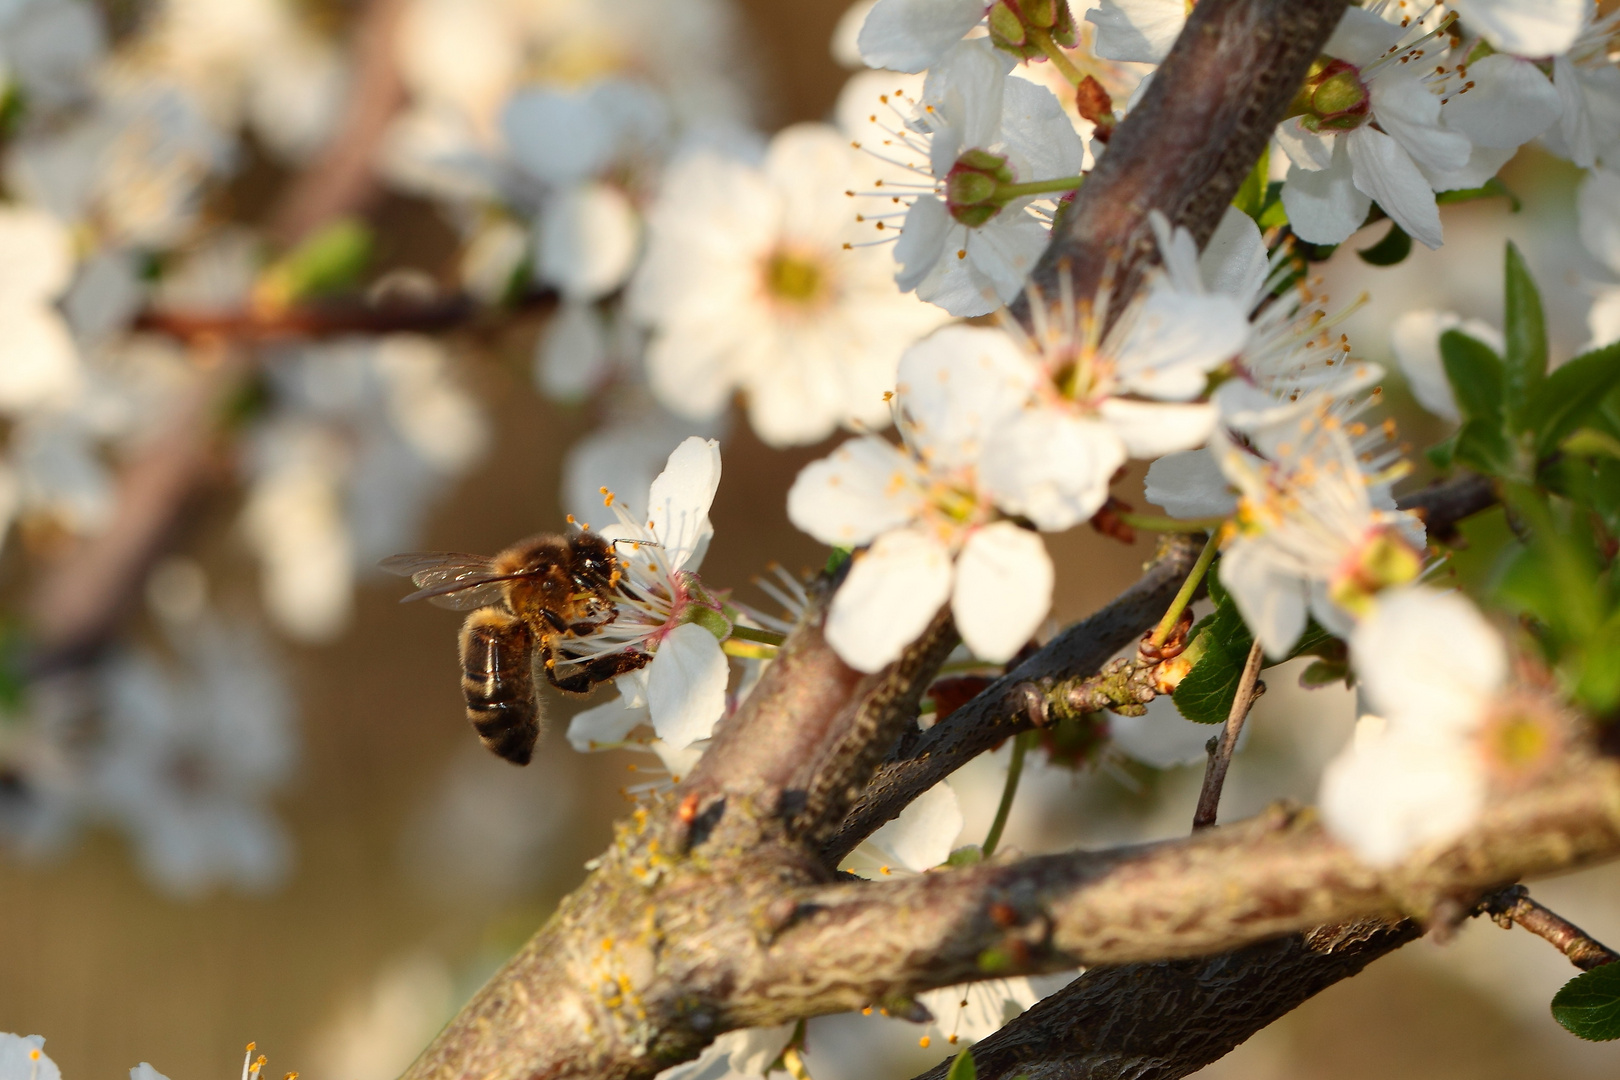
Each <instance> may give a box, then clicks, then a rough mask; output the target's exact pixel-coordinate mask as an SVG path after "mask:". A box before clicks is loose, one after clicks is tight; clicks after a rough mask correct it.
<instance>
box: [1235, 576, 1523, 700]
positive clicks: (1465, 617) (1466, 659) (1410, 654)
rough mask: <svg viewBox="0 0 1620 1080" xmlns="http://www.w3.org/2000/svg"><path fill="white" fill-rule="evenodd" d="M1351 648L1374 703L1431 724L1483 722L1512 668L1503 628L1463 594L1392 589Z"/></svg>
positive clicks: (1359, 675)
mask: <svg viewBox="0 0 1620 1080" xmlns="http://www.w3.org/2000/svg"><path fill="white" fill-rule="evenodd" d="M1223 580H1224V578H1223ZM1437 643H1443V647H1437ZM1350 647H1351V662H1352V663H1353V665H1354V666H1355V669H1356V676H1357V678H1359V679H1360V681H1361V687H1362V691H1363V693H1365V694H1366V696H1367V701H1368V703H1369V704H1370V705H1371V706H1372V707H1373V708H1374V709H1377V710H1378V711H1379V712H1380V713H1382V714H1383V715H1385V716H1387V717H1389V719H1390V721H1391V722H1392V723H1398V724H1408V723H1409V724H1411V725H1412V726H1415V727H1421V728H1425V729H1435V730H1451V731H1466V730H1470V729H1472V728H1473V727H1475V726H1477V725H1478V723H1479V722H1480V720H1481V719H1483V716H1484V712H1485V707H1486V705H1487V704H1488V702H1489V700H1490V698H1491V697H1492V696H1493V695H1494V694H1495V692H1496V690H1497V689H1498V688H1499V687H1501V685H1502V684H1503V683H1504V682H1505V681H1506V679H1507V674H1508V656H1507V647H1506V646H1505V645H1504V644H1503V642H1502V638H1501V635H1499V634H1498V633H1497V632H1496V631H1495V630H1494V629H1493V628H1492V627H1491V625H1490V624H1489V623H1487V622H1486V621H1485V619H1484V617H1483V616H1482V615H1480V613H1479V610H1478V609H1477V608H1475V607H1474V605H1473V604H1472V603H1470V602H1469V601H1468V600H1467V599H1466V598H1464V597H1463V596H1462V595H1461V594H1460V593H1454V592H1452V593H1442V592H1436V591H1435V590H1433V589H1426V588H1422V587H1414V588H1408V589H1399V590H1396V591H1394V592H1391V593H1386V594H1384V595H1382V596H1380V597H1379V600H1378V604H1377V606H1376V607H1375V608H1374V609H1373V610H1372V612H1371V613H1370V614H1368V615H1367V617H1366V618H1364V619H1362V620H1361V622H1360V624H1359V625H1357V627H1356V629H1355V632H1354V633H1353V634H1352V635H1351V638H1350Z"/></svg>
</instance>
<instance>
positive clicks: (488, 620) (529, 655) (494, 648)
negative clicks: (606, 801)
mask: <svg viewBox="0 0 1620 1080" xmlns="http://www.w3.org/2000/svg"><path fill="white" fill-rule="evenodd" d="M379 565H380V566H381V567H382V568H383V569H384V570H387V571H388V572H389V573H393V574H399V575H400V576H401V577H409V578H410V579H411V581H412V582H413V583H415V584H416V585H417V586H418V589H417V591H416V592H414V593H412V594H411V595H409V596H407V597H405V598H404V600H401V601H400V602H401V603H408V602H409V601H412V600H426V601H427V602H428V603H430V604H434V605H436V606H438V607H444V608H450V609H451V610H453V611H469V610H470V611H471V614H469V615H468V616H467V621H466V622H464V623H463V624H462V626H461V636H460V647H461V692H462V694H463V695H464V696H465V697H466V699H467V720H468V722H469V723H471V724H472V726H473V730H474V731H476V732H477V733H478V737H479V739H480V740H482V741H483V743H484V745H485V746H487V747H488V748H489V749H490V750H493V751H494V752H495V753H496V754H499V755H500V756H501V757H503V758H505V759H506V760H507V761H511V762H515V763H516V764H518V765H527V764H528V763H529V759H530V758H531V757H532V756H533V754H534V744H535V743H536V742H537V741H538V740H539V738H540V730H541V724H542V722H543V719H544V716H543V711H542V709H541V705H540V696H539V694H538V693H537V690H536V686H535V672H536V670H538V671H539V672H540V673H541V674H543V675H544V676H545V678H546V681H547V682H549V683H551V685H553V686H555V687H556V688H557V689H559V690H565V691H568V692H569V693H575V694H583V693H586V692H588V691H589V690H590V689H591V688H592V687H594V686H596V685H597V684H598V683H602V682H606V681H608V680H609V679H612V678H614V677H615V676H618V675H623V674H624V673H625V672H627V671H634V670H636V669H637V668H639V667H643V666H644V665H646V663H647V662H648V661H649V660H651V659H652V657H651V656H650V655H649V654H647V653H643V652H639V651H635V650H629V651H624V652H617V653H611V654H608V655H606V656H599V657H595V658H592V659H590V660H584V661H571V660H569V659H568V658H567V657H564V656H560V655H559V653H558V651H557V644H558V641H559V639H561V638H567V637H577V636H580V635H584V634H589V633H591V632H592V631H593V630H598V629H600V628H601V627H604V626H606V625H607V624H608V623H610V622H612V621H613V620H614V619H615V618H617V617H618V608H617V606H616V605H615V603H614V600H613V597H614V594H615V593H617V592H618V590H619V581H620V578H621V577H622V575H623V573H624V571H623V569H622V568H621V567H620V565H619V559H618V556H617V555H615V554H614V551H613V545H612V543H610V542H609V541H607V540H605V539H603V538H602V537H600V536H598V535H596V534H595V533H590V532H584V531H581V532H576V533H573V534H571V535H569V536H556V535H550V534H543V535H540V536H532V537H530V538H529V539H527V540H520V541H518V542H517V543H516V544H513V545H512V546H511V547H509V548H507V549H506V550H505V551H502V552H501V553H500V554H499V555H496V556H495V557H494V558H490V557H488V556H484V555H463V554H459V553H456V552H444V551H439V552H419V553H415V554H408V555H393V556H390V557H389V558H386V559H384V560H383V561H382V562H381V563H380V564H379ZM559 668H562V669H563V670H562V671H561V672H559V670H558V669H559Z"/></svg>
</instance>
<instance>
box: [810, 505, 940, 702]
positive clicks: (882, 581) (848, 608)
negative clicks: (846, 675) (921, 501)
mask: <svg viewBox="0 0 1620 1080" xmlns="http://www.w3.org/2000/svg"><path fill="white" fill-rule="evenodd" d="M950 594H951V555H950V552H949V551H947V550H946V549H945V545H943V544H941V543H940V542H939V541H938V540H935V539H934V538H933V537H931V536H929V535H928V534H926V533H923V532H919V531H916V530H914V529H896V530H894V531H893V532H886V533H884V534H883V535H882V536H880V537H878V539H877V542H876V543H874V544H873V545H872V546H871V547H870V548H868V549H867V550H866V551H864V552H858V553H856V555H855V562H854V565H852V566H851V567H850V568H849V574H848V576H847V577H845V578H844V583H843V584H842V585H841V586H839V588H838V592H837V594H836V595H835V596H834V597H833V602H832V609H831V610H830V611H829V612H828V613H827V631H826V633H827V641H828V643H829V644H830V645H832V647H833V649H834V650H835V651H836V652H837V653H838V655H839V656H840V657H842V658H843V660H844V663H846V664H848V665H849V666H850V667H852V668H854V669H855V670H857V671H865V672H869V673H870V672H874V671H880V670H882V669H883V668H884V667H885V666H886V665H887V664H889V663H890V662H891V661H893V660H894V659H895V658H896V657H898V656H899V655H900V653H901V652H902V651H904V649H905V647H906V646H907V645H910V644H911V643H912V642H913V641H915V640H917V637H918V636H919V635H920V634H921V633H922V632H923V631H924V630H925V629H927V628H928V624H929V622H930V621H932V620H933V618H934V615H935V614H936V613H937V612H938V611H939V609H940V608H941V607H943V606H944V605H945V601H946V599H947V598H948V597H949V596H950Z"/></svg>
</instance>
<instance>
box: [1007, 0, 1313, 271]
mask: <svg viewBox="0 0 1620 1080" xmlns="http://www.w3.org/2000/svg"><path fill="white" fill-rule="evenodd" d="M1344 7H1345V3H1344V0H1202V2H1201V3H1199V4H1198V5H1197V6H1196V7H1194V8H1192V13H1191V14H1190V15H1189V16H1188V18H1187V26H1186V29H1184V30H1183V31H1182V33H1181V36H1180V37H1179V38H1177V39H1176V44H1175V47H1174V48H1173V49H1172V50H1171V51H1170V55H1169V56H1168V57H1166V58H1165V61H1164V63H1163V64H1162V65H1160V67H1159V68H1158V70H1157V71H1155V72H1154V74H1153V82H1152V83H1151V85H1149V87H1148V88H1147V91H1146V92H1145V93H1144V94H1143V96H1142V100H1140V101H1139V102H1137V103H1136V106H1135V107H1134V108H1132V109H1131V111H1130V112H1129V114H1127V116H1126V117H1125V120H1124V122H1123V123H1121V124H1120V125H1119V128H1118V130H1117V131H1115V133H1114V135H1113V137H1112V138H1111V139H1110V140H1109V143H1108V150H1107V152H1106V153H1104V154H1103V155H1102V158H1101V159H1100V160H1099V161H1098V163H1097V167H1096V168H1095V169H1093V170H1092V171H1091V173H1090V174H1089V175H1088V176H1087V177H1086V183H1085V186H1084V187H1082V188H1081V189H1080V194H1079V196H1078V197H1077V198H1076V200H1075V202H1074V205H1073V206H1072V207H1070V209H1069V212H1068V213H1067V214H1066V215H1065V216H1064V218H1063V219H1062V223H1061V225H1060V231H1059V232H1058V233H1057V234H1056V235H1054V236H1053V238H1052V243H1051V244H1050V245H1049V246H1048V247H1047V249H1046V253H1045V254H1044V255H1043V256H1042V257H1041V261H1040V264H1039V265H1038V266H1037V267H1036V270H1035V274H1034V280H1035V283H1036V284H1038V285H1040V286H1041V287H1042V288H1043V289H1044V290H1046V293H1047V295H1048V296H1055V295H1057V293H1056V289H1055V286H1056V284H1057V282H1058V279H1059V277H1060V276H1061V275H1063V274H1065V273H1067V274H1069V275H1071V276H1072V279H1073V282H1074V292H1075V295H1076V296H1079V297H1088V296H1091V295H1092V294H1093V293H1095V292H1096V291H1097V287H1098V285H1099V284H1101V283H1102V282H1103V280H1104V279H1105V277H1106V276H1107V275H1108V273H1109V272H1110V269H1112V272H1113V274H1114V277H1115V280H1116V283H1117V284H1116V288H1119V289H1120V290H1121V292H1122V293H1123V295H1126V296H1129V295H1130V294H1131V293H1132V292H1134V291H1135V287H1136V282H1137V280H1138V279H1139V277H1140V273H1141V271H1142V269H1144V268H1145V267H1146V266H1147V265H1150V264H1151V263H1154V262H1156V261H1157V252H1156V248H1155V244H1154V240H1153V233H1152V229H1151V228H1150V227H1149V225H1148V214H1149V212H1150V211H1153V210H1157V211H1159V212H1160V213H1162V214H1164V216H1165V217H1167V218H1168V219H1169V220H1170V222H1171V223H1172V224H1174V225H1181V226H1184V227H1186V228H1187V229H1188V230H1189V231H1190V232H1191V233H1192V235H1193V238H1194V239H1196V240H1197V241H1198V243H1199V245H1200V246H1202V245H1203V243H1204V241H1205V240H1207V239H1208V238H1209V236H1210V234H1211V233H1213V232H1214V231H1215V226H1216V225H1217V224H1219V223H1220V220H1221V215H1222V214H1223V213H1225V211H1226V208H1227V206H1228V205H1230V204H1231V202H1232V196H1233V195H1235V194H1236V193H1237V189H1238V186H1239V185H1240V184H1241V183H1242V182H1243V178H1244V177H1245V176H1246V175H1248V172H1249V170H1250V169H1251V168H1253V167H1254V163H1255V162H1256V161H1258V160H1259V158H1260V152H1261V151H1262V150H1264V149H1265V147H1266V145H1267V144H1268V143H1269V142H1270V140H1271V134H1272V131H1273V130H1274V129H1275V128H1276V126H1277V122H1278V121H1279V120H1281V119H1282V117H1283V114H1284V112H1285V111H1286V110H1287V108H1288V103H1289V101H1290V100H1292V98H1293V96H1294V94H1295V93H1296V92H1297V91H1298V90H1299V87H1300V84H1301V83H1302V82H1303V81H1304V79H1305V74H1306V72H1307V70H1308V69H1309V67H1310V65H1311V62H1312V61H1313V60H1315V59H1316V57H1317V54H1318V53H1319V52H1320V50H1321V47H1322V45H1323V43H1324V42H1326V41H1327V39H1328V36H1329V35H1330V34H1331V33H1332V32H1333V28H1334V27H1335V26H1337V25H1338V22H1339V16H1340V15H1341V14H1343V12H1344Z"/></svg>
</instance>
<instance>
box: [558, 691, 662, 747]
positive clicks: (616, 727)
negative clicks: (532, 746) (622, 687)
mask: <svg viewBox="0 0 1620 1080" xmlns="http://www.w3.org/2000/svg"><path fill="white" fill-rule="evenodd" d="M650 718H651V714H650V713H649V712H648V711H647V706H646V705H644V704H640V703H632V702H631V700H630V699H628V698H626V697H624V696H623V695H618V696H616V697H614V699H613V700H612V701H608V702H604V703H602V704H601V705H593V706H591V707H590V708H589V709H584V710H582V711H580V712H577V713H575V714H574V717H573V719H571V720H569V721H568V745H569V746H572V747H573V748H574V749H575V750H578V751H579V752H580V753H582V754H588V753H591V752H592V751H595V750H601V749H605V748H607V747H609V746H614V745H617V744H618V743H621V742H623V741H624V737H625V736H626V735H628V734H630V732H632V731H634V730H635V729H636V727H637V726H639V725H641V724H645V723H647V722H648V720H649V719H650Z"/></svg>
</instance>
